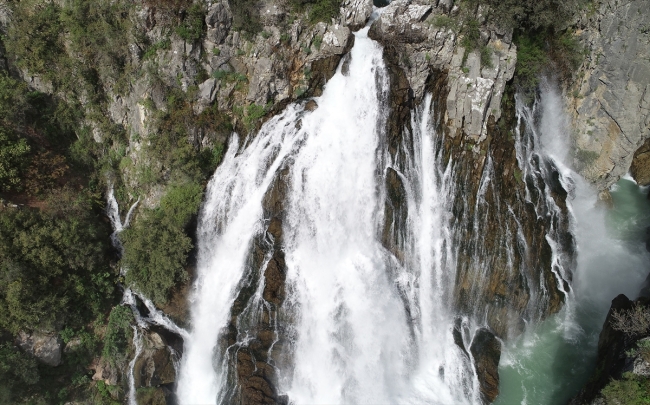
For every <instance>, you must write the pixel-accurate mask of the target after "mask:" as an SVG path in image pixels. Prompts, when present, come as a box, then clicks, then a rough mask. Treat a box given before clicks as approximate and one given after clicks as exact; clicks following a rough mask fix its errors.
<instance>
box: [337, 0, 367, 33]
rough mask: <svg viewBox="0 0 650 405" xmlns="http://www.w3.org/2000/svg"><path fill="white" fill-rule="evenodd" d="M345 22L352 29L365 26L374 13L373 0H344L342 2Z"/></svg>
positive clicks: (342, 14)
mask: <svg viewBox="0 0 650 405" xmlns="http://www.w3.org/2000/svg"><path fill="white" fill-rule="evenodd" d="M341 8H342V13H341V16H342V19H343V24H345V25H347V26H348V27H350V29H351V30H352V31H356V30H359V29H361V28H363V27H364V26H365V25H366V23H367V22H368V20H369V19H370V15H371V14H372V0H344V1H343V2H342V4H341Z"/></svg>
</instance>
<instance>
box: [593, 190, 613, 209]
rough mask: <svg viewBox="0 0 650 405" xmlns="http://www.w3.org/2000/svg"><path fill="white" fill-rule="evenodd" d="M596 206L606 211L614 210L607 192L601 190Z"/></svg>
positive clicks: (610, 196) (610, 195) (611, 199)
mask: <svg viewBox="0 0 650 405" xmlns="http://www.w3.org/2000/svg"><path fill="white" fill-rule="evenodd" d="M597 205H601V206H603V207H605V208H607V209H610V210H611V209H612V208H614V199H613V198H612V194H611V193H610V192H609V190H602V191H600V192H599V193H598V202H597Z"/></svg>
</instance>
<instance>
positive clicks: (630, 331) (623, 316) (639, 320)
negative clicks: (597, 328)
mask: <svg viewBox="0 0 650 405" xmlns="http://www.w3.org/2000/svg"><path fill="white" fill-rule="evenodd" d="M611 325H612V328H614V330H617V331H620V332H623V333H625V334H626V335H629V336H638V335H642V334H645V333H648V332H649V331H650V308H648V307H647V306H645V305H643V304H640V303H638V302H635V303H634V306H633V307H632V308H631V309H628V310H614V311H613V312H612V320H611Z"/></svg>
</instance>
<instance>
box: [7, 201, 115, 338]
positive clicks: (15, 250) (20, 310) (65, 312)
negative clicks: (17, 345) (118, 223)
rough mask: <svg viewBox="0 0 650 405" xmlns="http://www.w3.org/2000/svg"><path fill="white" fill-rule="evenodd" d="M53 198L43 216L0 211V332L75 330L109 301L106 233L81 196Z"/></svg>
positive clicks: (110, 287)
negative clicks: (66, 327) (61, 326)
mask: <svg viewBox="0 0 650 405" xmlns="http://www.w3.org/2000/svg"><path fill="white" fill-rule="evenodd" d="M75 193H76V192H75ZM58 198H59V200H60V201H59V204H60V205H59V206H56V205H54V204H53V205H52V206H51V207H50V208H49V210H50V211H48V212H39V211H37V210H32V209H21V210H18V209H4V210H2V211H0V263H1V264H0V302H1V303H2V306H3V308H5V309H4V310H3V311H0V328H4V329H7V330H9V331H12V332H14V333H16V332H17V331H18V330H21V329H27V330H30V329H36V328H46V329H53V328H54V325H55V324H57V323H58V322H59V321H64V323H65V324H67V325H70V326H72V327H78V326H80V325H82V324H84V323H86V322H88V320H90V319H92V318H93V317H95V316H96V315H97V314H99V313H101V311H103V308H104V306H105V305H106V302H107V300H108V299H110V298H112V296H113V295H112V294H113V293H114V284H113V282H112V280H113V278H114V277H113V276H112V275H111V272H110V268H109V267H108V260H107V254H108V250H109V247H108V235H109V231H108V229H107V227H106V226H105V225H104V224H103V223H102V222H101V220H100V218H99V215H96V214H95V213H94V212H93V210H92V202H91V201H89V197H88V196H87V195H86V194H85V193H81V194H79V195H78V196H77V197H76V199H75V197H73V196H64V195H63V194H59V195H58Z"/></svg>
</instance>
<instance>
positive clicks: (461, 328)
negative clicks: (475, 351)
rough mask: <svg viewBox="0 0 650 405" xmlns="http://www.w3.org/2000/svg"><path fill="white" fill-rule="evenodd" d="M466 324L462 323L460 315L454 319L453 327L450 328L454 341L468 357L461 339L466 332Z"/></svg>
mask: <svg viewBox="0 0 650 405" xmlns="http://www.w3.org/2000/svg"><path fill="white" fill-rule="evenodd" d="M466 330H467V329H466V325H463V320H462V319H461V318H460V317H456V319H454V329H453V330H452V332H451V333H452V336H453V337H454V343H455V344H456V346H458V348H459V349H460V350H462V352H463V353H465V355H466V356H467V357H468V358H469V353H468V352H467V348H466V347H465V342H464V340H463V333H464V332H466Z"/></svg>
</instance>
